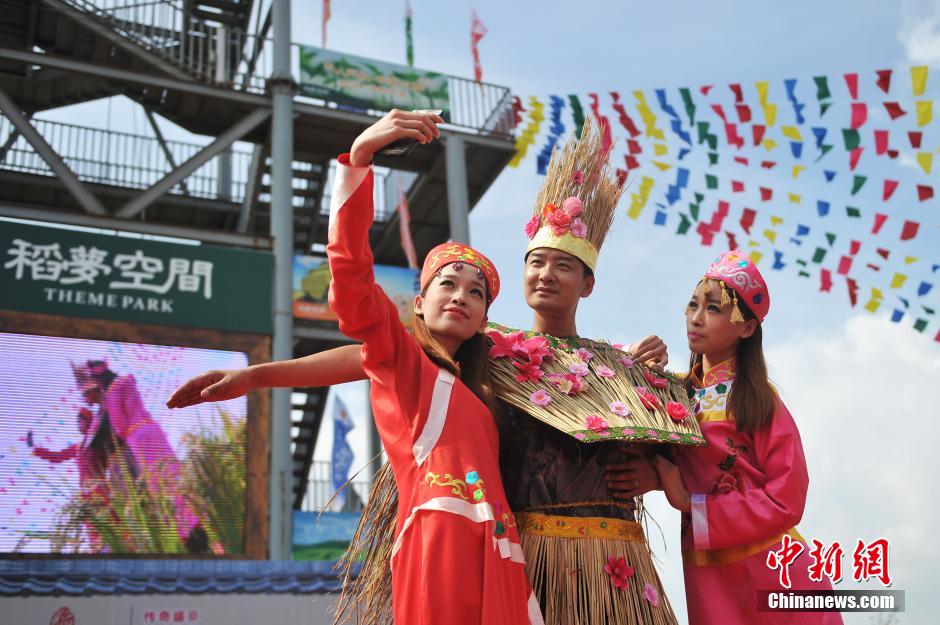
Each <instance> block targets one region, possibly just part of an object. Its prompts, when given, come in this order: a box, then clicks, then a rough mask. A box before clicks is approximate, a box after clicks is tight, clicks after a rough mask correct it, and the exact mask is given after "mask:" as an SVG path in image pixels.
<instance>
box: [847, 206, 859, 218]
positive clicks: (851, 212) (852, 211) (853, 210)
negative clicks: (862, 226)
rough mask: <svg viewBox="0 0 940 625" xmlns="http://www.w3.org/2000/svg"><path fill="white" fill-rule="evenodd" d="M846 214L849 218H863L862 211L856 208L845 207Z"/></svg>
mask: <svg viewBox="0 0 940 625" xmlns="http://www.w3.org/2000/svg"><path fill="white" fill-rule="evenodd" d="M845 214H846V215H848V216H849V217H853V218H857V217H861V216H862V211H860V210H859V209H857V208H855V207H854V206H846V207H845Z"/></svg>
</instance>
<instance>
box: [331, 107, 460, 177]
mask: <svg viewBox="0 0 940 625" xmlns="http://www.w3.org/2000/svg"><path fill="white" fill-rule="evenodd" d="M443 123H444V118H443V117H441V116H440V115H437V114H435V113H412V112H410V111H401V110H398V109H392V110H391V111H389V112H388V113H386V114H385V116H384V117H382V119H380V120H379V121H377V122H375V123H374V124H372V125H371V126H369V127H368V128H366V129H365V130H364V131H362V134H361V135H359V136H358V137H356V140H355V141H354V142H353V145H352V149H350V150H349V164H350V165H351V166H353V167H365V166H366V165H369V164H370V163H371V162H372V157H373V156H374V155H375V153H376V152H378V151H379V150H381V149H382V148H384V147H385V146H386V145H388V144H389V143H392V142H393V141H397V140H399V139H414V140H415V141H417V142H418V143H430V142H431V141H434V140H435V139H437V138H439V137H440V136H441V132H440V131H439V130H438V129H437V125H438V124H443Z"/></svg>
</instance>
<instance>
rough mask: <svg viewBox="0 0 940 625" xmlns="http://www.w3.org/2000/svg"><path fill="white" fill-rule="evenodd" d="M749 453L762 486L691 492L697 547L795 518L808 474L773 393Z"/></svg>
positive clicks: (761, 534) (729, 541)
mask: <svg viewBox="0 0 940 625" xmlns="http://www.w3.org/2000/svg"><path fill="white" fill-rule="evenodd" d="M754 455H755V457H756V459H757V463H758V468H760V469H762V470H763V473H764V476H765V478H766V482H765V483H764V485H763V487H752V488H746V489H745V490H744V491H743V492H740V491H733V492H730V493H726V494H722V495H704V494H693V495H692V534H693V538H694V543H695V548H696V549H726V548H729V547H737V546H740V545H746V544H749V543H752V542H755V541H758V540H762V539H765V538H769V537H771V536H773V535H775V534H782V533H784V532H786V531H787V530H789V529H790V528H792V527H794V526H795V525H796V524H797V523H799V521H800V519H801V518H802V517H803V507H804V506H805V504H806V489H807V487H808V486H809V475H808V474H807V472H806V457H805V456H804V455H803V444H802V443H801V442H800V433H799V431H798V430H797V429H796V423H794V421H793V417H792V416H791V415H790V411H789V410H787V408H786V406H784V405H783V403H782V402H781V401H780V400H779V399H778V400H777V409H776V410H775V411H774V416H773V420H772V421H771V424H770V425H769V426H768V427H766V428H764V429H763V430H760V431H758V432H755V433H754Z"/></svg>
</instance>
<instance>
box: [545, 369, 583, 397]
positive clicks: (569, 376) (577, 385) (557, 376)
mask: <svg viewBox="0 0 940 625" xmlns="http://www.w3.org/2000/svg"><path fill="white" fill-rule="evenodd" d="M548 381H549V382H551V383H552V384H554V385H555V386H556V387H558V390H559V391H561V392H562V393H564V394H565V395H570V396H572V397H573V396H575V395H577V394H578V393H580V392H581V389H583V388H584V381H583V380H582V379H581V378H580V377H579V376H576V375H574V374H573V373H553V374H551V375H550V376H548Z"/></svg>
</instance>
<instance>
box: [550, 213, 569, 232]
mask: <svg viewBox="0 0 940 625" xmlns="http://www.w3.org/2000/svg"><path fill="white" fill-rule="evenodd" d="M547 220H548V225H549V226H551V228H552V232H553V233H554V234H555V235H556V236H561V235H563V234H565V233H566V232H568V230H569V229H570V228H571V215H569V214H568V213H567V212H565V211H563V210H560V211H559V210H556V211H555V212H553V213H550V214H549V215H548V218H547Z"/></svg>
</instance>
